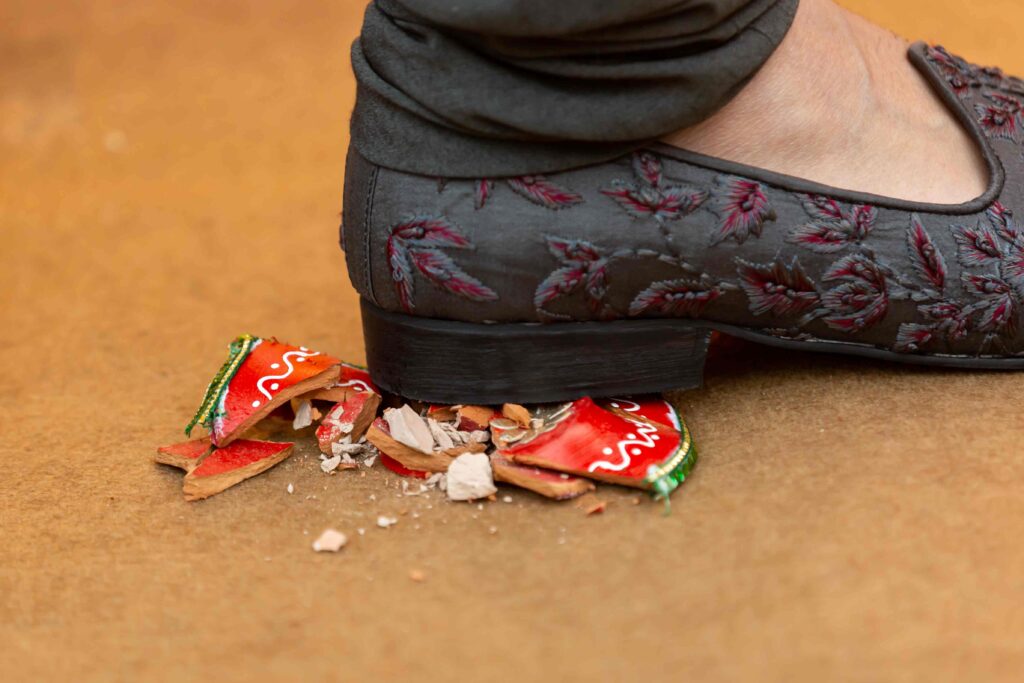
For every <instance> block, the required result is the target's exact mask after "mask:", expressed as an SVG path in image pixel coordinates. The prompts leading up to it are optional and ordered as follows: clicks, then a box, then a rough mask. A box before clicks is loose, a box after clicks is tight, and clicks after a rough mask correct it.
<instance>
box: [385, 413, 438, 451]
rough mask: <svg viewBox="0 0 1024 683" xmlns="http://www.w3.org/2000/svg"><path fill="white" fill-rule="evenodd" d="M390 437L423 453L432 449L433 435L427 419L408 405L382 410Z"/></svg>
mask: <svg viewBox="0 0 1024 683" xmlns="http://www.w3.org/2000/svg"><path fill="white" fill-rule="evenodd" d="M384 419H385V420H386V421H387V423H388V428H389V430H390V432H391V438H393V439H394V440H395V441H397V442H399V443H402V444H405V445H406V446H409V447H410V448H415V449H416V450H418V451H422V452H424V453H430V452H431V451H433V450H434V435H433V434H431V433H430V427H429V426H428V425H427V421H426V420H424V419H423V418H422V417H420V416H419V415H418V414H417V413H416V411H415V410H413V409H412V407H411V406H409V405H403V406H402V407H401V408H388V409H387V410H385V411H384Z"/></svg>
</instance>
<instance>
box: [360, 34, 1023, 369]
mask: <svg viewBox="0 0 1024 683" xmlns="http://www.w3.org/2000/svg"><path fill="white" fill-rule="evenodd" d="M911 58H912V61H913V62H914V64H915V65H916V66H917V67H918V68H919V69H920V70H921V72H922V73H923V74H924V76H925V77H926V79H927V80H928V81H929V82H930V83H931V84H932V86H933V87H934V88H935V90H936V92H937V93H938V95H939V96H940V97H942V98H943V100H944V101H945V102H946V103H947V105H948V106H949V107H950V110H951V111H952V112H953V113H954V114H955V115H956V116H957V117H958V118H959V119H960V120H961V121H962V123H963V124H964V126H965V128H966V129H967V130H968V131H969V132H970V134H971V135H972V136H973V138H974V139H975V140H976V141H977V143H978V145H979V147H980V148H981V149H982V150H983V153H984V155H985V159H986V161H987V163H988V168H989V172H990V184H989V188H988V190H987V191H986V193H985V195H983V196H981V197H979V198H977V199H976V200H974V201H971V202H968V203H965V204H959V205H934V204H921V203H915V202H908V201H903V200H896V199H890V198H885V197H878V196H872V195H866V194H862V193H856V192H849V191H844V190H839V189H836V188H830V187H827V186H823V185H819V184H816V183H813V182H809V181H806V180H800V179H796V178H790V177H787V176H781V175H779V174H775V173H771V172H768V171H765V170H762V169H756V168H751V167H747V166H743V165H740V164H735V163H730V162H726V161H722V160H718V159H712V158H707V157H703V156H700V155H696V154H692V153H688V152H684V151H682V150H678V149H675V148H673V147H670V146H668V145H660V144H656V145H651V146H649V147H647V148H645V150H643V151H640V152H637V153H635V154H632V155H627V156H624V157H622V158H619V159H617V160H614V161H611V162H605V163H601V164H595V165H591V166H588V167H585V168H579V169H573V170H570V171H566V172H561V173H556V174H549V175H546V176H543V177H539V176H535V177H529V178H508V179H503V180H498V181H481V180H476V181H474V180H460V179H451V180H447V181H444V182H438V181H437V179H435V178H431V177H424V176H419V175H413V174H408V173H404V172H399V171H393V170H387V169H378V173H377V175H376V177H375V179H374V181H373V182H372V183H371V182H369V180H363V181H360V182H359V183H357V184H355V185H353V186H352V187H350V188H349V189H350V194H349V195H348V196H347V197H346V204H348V203H355V204H356V205H358V206H366V205H367V203H368V202H369V203H370V204H372V205H373V207H374V209H373V214H372V222H371V223H370V224H369V225H364V226H359V225H350V226H346V227H345V230H346V231H349V230H352V231H357V232H359V234H361V235H363V236H364V237H365V238H366V239H365V240H363V241H362V243H361V246H360V251H358V252H357V253H353V252H351V251H350V252H349V254H348V259H349V263H350V264H353V263H355V264H367V263H368V264H369V270H368V271H366V272H363V271H356V272H358V273H359V279H360V280H362V281H363V283H364V284H362V285H361V284H360V282H359V281H358V280H357V281H356V286H357V288H359V291H360V293H361V294H362V295H363V296H364V297H366V298H367V299H369V300H370V301H372V302H373V303H374V304H376V305H377V306H379V307H381V308H384V309H386V310H389V311H396V312H403V313H406V314H410V315H415V316H423V317H429V318H437V319H448V320H461V321H468V322H487V321H500V322H524V323H537V322H540V323H554V324H558V323H559V322H560V321H578V320H605V319H624V318H634V317H685V318H692V319H696V320H703V321H708V322H713V323H722V324H731V325H736V326H740V327H743V328H744V329H747V330H751V331H756V332H757V333H759V334H766V335H772V336H776V337H786V338H790V339H797V340H800V341H802V342H807V343H811V344H819V345H820V344H823V343H830V344H835V343H839V344H855V345H867V346H870V347H875V348H879V349H885V350H895V351H898V352H900V353H905V354H926V355H951V356H956V357H974V356H978V355H984V356H1010V355H1017V356H1022V355H1024V229H1020V228H1018V225H1017V222H1016V221H1015V219H1014V212H1016V214H1017V215H1021V213H1022V212H1024V190H1022V188H1024V182H1022V181H1024V157H1022V141H1021V139H1020V137H1021V136H1020V134H1019V130H1020V129H1021V125H1022V123H1021V122H1022V118H1024V114H1022V112H1024V82H1022V81H1020V80H1017V79H1014V78H1011V77H1007V76H1004V75H1003V74H1002V73H1001V72H999V71H997V70H993V69H980V68H977V67H974V66H972V65H969V64H967V63H966V62H963V61H962V60H960V59H958V58H955V57H953V56H951V55H949V54H948V53H947V52H945V51H944V50H942V49H941V48H927V47H926V46H924V45H922V44H918V45H916V46H915V47H914V48H913V49H912V53H911ZM1011 124H1012V125H1011ZM936 150H937V151H936V153H941V145H938V144H937V145H936ZM372 167H373V165H372V164H369V162H366V161H359V162H358V166H357V167H356V168H357V170H358V174H359V176H360V177H361V178H364V179H368V178H369V177H370V175H371V174H370V173H369V172H368V171H367V170H366V169H368V168H372ZM740 195H742V196H740ZM350 267H351V266H350ZM359 267H363V266H359ZM367 283H372V286H369V284H367Z"/></svg>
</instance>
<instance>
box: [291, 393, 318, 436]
mask: <svg viewBox="0 0 1024 683" xmlns="http://www.w3.org/2000/svg"><path fill="white" fill-rule="evenodd" d="M311 424H313V402H312V401H309V400H302V401H299V407H298V408H297V409H296V410H295V419H294V420H292V429H303V428H304V427H308V426H309V425H311Z"/></svg>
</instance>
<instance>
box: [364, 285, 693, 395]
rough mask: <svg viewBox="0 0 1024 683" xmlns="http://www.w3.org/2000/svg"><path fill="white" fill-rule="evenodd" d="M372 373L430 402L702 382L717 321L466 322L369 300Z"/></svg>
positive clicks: (646, 389) (652, 389)
mask: <svg viewBox="0 0 1024 683" xmlns="http://www.w3.org/2000/svg"><path fill="white" fill-rule="evenodd" d="M361 303H362V315H363V336H364V339H365V342H366V358H367V365H368V366H369V369H370V375H371V376H372V377H373V380H374V382H376V383H377V384H378V385H379V386H380V387H381V388H383V389H386V390H387V391H390V392H393V393H395V394H398V395H400V396H404V397H406V398H411V399H417V400H421V401H427V402H431V403H445V404H455V403H481V404H496V403H504V402H513V403H547V402H552V401H570V400H573V399H576V398H580V397H581V396H592V397H599V396H616V395H618V396H621V395H630V394H647V393H658V392H662V391H671V390H680V389H697V388H700V386H701V384H702V381H703V376H704V360H705V358H706V356H707V348H708V343H709V341H710V339H711V331H710V330H708V329H706V328H703V327H701V326H699V325H697V324H696V323H694V322H693V321H687V320H615V321H609V322H565V323H561V322H560V323H550V324H539V323H495V324H484V323H466V322H458V321H452V320H439V319H434V318H419V317H416V316H410V315H404V314H401V313H392V312H388V311H384V310H382V309H380V308H378V307H377V306H375V305H373V304H371V303H370V302H368V301H366V300H365V299H362V300H361Z"/></svg>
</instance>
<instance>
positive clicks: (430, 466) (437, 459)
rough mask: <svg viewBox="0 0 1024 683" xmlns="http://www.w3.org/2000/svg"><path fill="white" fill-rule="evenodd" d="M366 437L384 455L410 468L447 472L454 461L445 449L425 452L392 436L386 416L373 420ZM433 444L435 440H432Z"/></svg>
mask: <svg viewBox="0 0 1024 683" xmlns="http://www.w3.org/2000/svg"><path fill="white" fill-rule="evenodd" d="M366 438H367V440H368V441H369V442H370V443H372V444H373V445H374V446H376V447H377V449H378V450H379V451H380V452H381V455H382V456H384V455H386V456H388V457H389V458H393V459H394V460H397V461H398V462H399V463H401V464H402V466H404V467H407V468H409V469H410V470H418V471H421V472H445V471H447V470H448V464H449V463H450V462H451V461H452V459H451V457H449V456H447V455H445V454H444V452H443V451H436V452H430V453H424V452H423V451H420V450H417V449H415V448H411V447H409V446H407V445H405V444H404V443H401V442H400V441H398V440H396V439H394V438H393V437H392V436H391V428H390V426H389V425H388V423H387V422H386V421H385V420H384V418H380V417H378V418H377V419H376V420H374V421H373V425H371V426H370V430H369V431H368V432H366ZM431 444H433V440H431ZM385 464H386V463H385Z"/></svg>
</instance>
